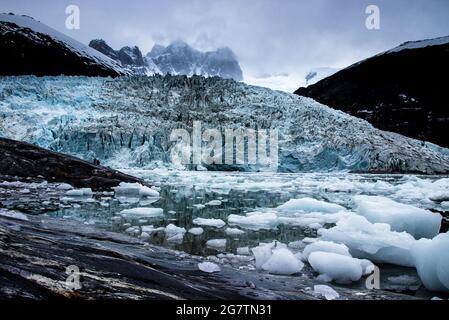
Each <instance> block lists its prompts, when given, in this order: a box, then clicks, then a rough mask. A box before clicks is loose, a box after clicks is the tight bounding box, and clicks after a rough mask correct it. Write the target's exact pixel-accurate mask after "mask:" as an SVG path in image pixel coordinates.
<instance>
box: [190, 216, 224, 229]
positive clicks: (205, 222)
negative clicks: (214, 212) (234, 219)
mask: <svg viewBox="0 0 449 320" xmlns="http://www.w3.org/2000/svg"><path fill="white" fill-rule="evenodd" d="M192 222H193V224H196V225H199V226H206V227H214V228H222V227H224V226H225V225H226V222H224V221H223V220H221V219H204V218H196V219H193V221H192Z"/></svg>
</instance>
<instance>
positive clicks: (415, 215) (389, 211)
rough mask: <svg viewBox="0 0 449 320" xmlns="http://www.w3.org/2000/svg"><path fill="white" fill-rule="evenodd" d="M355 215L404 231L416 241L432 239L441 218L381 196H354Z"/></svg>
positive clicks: (439, 226) (433, 213) (438, 229)
mask: <svg viewBox="0 0 449 320" xmlns="http://www.w3.org/2000/svg"><path fill="white" fill-rule="evenodd" d="M353 200H354V202H355V203H356V205H357V213H358V214H360V215H362V216H364V217H365V218H366V219H367V220H368V221H370V222H372V223H377V222H378V223H387V224H389V225H390V226H391V229H392V230H394V231H399V232H401V231H406V232H407V233H409V234H411V235H412V236H414V237H415V238H417V239H420V238H433V237H435V236H436V235H437V234H438V233H439V232H440V228H441V221H442V219H443V217H442V216H441V215H440V214H439V213H436V212H432V211H429V210H424V209H421V208H416V207H414V206H411V205H407V204H402V203H399V202H396V201H393V200H391V199H389V198H386V197H381V196H364V195H360V196H355V197H354V198H353Z"/></svg>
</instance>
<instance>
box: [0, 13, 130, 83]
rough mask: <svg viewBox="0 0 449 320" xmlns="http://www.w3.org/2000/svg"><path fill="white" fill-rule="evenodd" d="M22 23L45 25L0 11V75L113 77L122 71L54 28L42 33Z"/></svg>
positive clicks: (113, 63)
mask: <svg viewBox="0 0 449 320" xmlns="http://www.w3.org/2000/svg"><path fill="white" fill-rule="evenodd" d="M8 20H9V21H8ZM12 21H15V22H12ZM22 22H23V24H21V23H22ZM26 25H29V26H33V27H34V26H36V29H37V30H41V29H45V30H47V28H48V27H47V26H44V25H43V24H41V23H40V22H38V21H35V20H33V19H32V18H29V17H23V16H15V15H5V14H0V47H1V59H0V76H15V75H36V76H52V75H55V76H56V75H68V76H73V75H80V76H101V77H103V76H104V77H106V76H111V77H117V76H120V75H122V74H124V73H123V72H122V70H121V69H120V66H119V65H118V64H116V63H115V62H114V61H113V60H111V59H109V58H107V57H106V56H103V55H101V56H100V54H99V53H98V52H95V51H94V50H92V49H90V48H88V47H87V46H84V45H82V44H81V43H79V42H77V41H76V40H74V39H70V38H69V37H66V36H64V35H62V34H59V33H57V32H56V31H54V34H50V31H52V29H50V28H48V30H50V31H49V33H44V32H38V31H36V30H34V29H32V28H30V27H26ZM59 35H60V36H61V37H60V38H58V36H59ZM83 48H87V49H89V50H91V51H93V53H92V52H89V50H87V51H86V50H84V49H83ZM95 53H96V54H95ZM102 57H104V59H103V58H102Z"/></svg>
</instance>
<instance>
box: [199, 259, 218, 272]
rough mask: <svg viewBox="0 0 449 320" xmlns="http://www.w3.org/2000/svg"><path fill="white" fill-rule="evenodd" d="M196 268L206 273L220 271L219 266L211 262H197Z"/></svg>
mask: <svg viewBox="0 0 449 320" xmlns="http://www.w3.org/2000/svg"><path fill="white" fill-rule="evenodd" d="M198 269H200V270H201V271H203V272H207V273H214V272H220V271H221V269H220V267H219V266H218V265H217V264H215V263H213V262H202V263H198Z"/></svg>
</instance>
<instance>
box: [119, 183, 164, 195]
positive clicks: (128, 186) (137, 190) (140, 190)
mask: <svg viewBox="0 0 449 320" xmlns="http://www.w3.org/2000/svg"><path fill="white" fill-rule="evenodd" d="M113 189H114V191H115V195H116V196H118V197H153V198H156V197H159V192H158V191H157V190H155V189H153V188H149V187H147V186H143V185H141V184H140V183H127V182H122V183H120V184H119V186H118V187H115V188H113Z"/></svg>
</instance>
